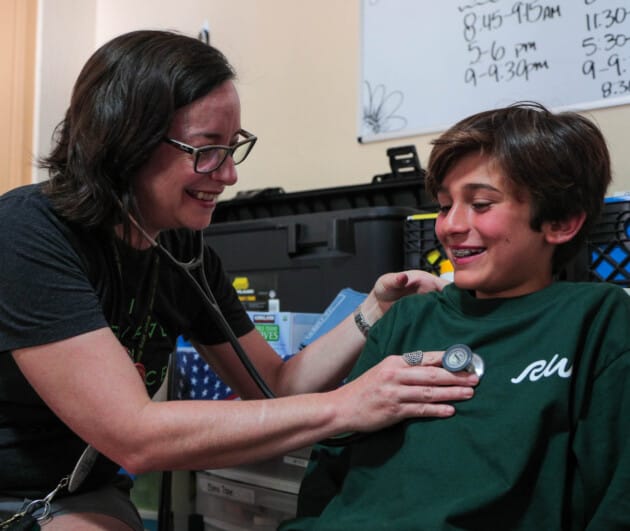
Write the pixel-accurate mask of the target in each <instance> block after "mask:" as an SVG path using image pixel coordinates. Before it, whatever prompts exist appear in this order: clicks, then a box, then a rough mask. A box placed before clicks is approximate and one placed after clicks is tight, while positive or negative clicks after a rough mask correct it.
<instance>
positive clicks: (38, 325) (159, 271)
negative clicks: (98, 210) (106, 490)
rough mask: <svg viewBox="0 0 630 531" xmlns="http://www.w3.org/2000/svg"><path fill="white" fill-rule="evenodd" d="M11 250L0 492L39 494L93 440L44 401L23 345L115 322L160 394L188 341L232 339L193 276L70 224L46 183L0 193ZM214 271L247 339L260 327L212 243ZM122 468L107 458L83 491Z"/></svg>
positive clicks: (1, 381)
mask: <svg viewBox="0 0 630 531" xmlns="http://www.w3.org/2000/svg"><path fill="white" fill-rule="evenodd" d="M196 238H197V236H196V235H195V234H193V233H191V232H190V231H187V230H180V231H167V232H164V233H162V234H160V243H161V244H162V245H163V246H164V247H165V248H167V249H168V250H169V251H170V252H171V253H172V254H173V255H174V256H175V257H176V258H178V259H179V260H181V261H188V260H190V259H191V258H192V257H193V256H194V253H195V249H196V247H197V245H196V243H198V240H197V239H196ZM0 252H1V253H2V259H1V260H0V494H3V493H4V494H8V495H18V496H21V495H29V496H34V495H35V496H39V495H41V494H42V493H45V492H48V491H49V490H51V489H52V488H53V487H54V486H55V485H56V484H57V482H58V481H59V480H60V479H61V477H62V476H64V475H66V474H68V473H70V472H71V471H72V469H73V467H74V465H75V463H76V461H77V459H78V457H79V455H80V453H81V452H82V451H83V449H84V448H85V443H84V442H83V441H81V440H80V439H79V438H78V437H77V436H76V435H74V433H72V432H71V431H70V430H69V429H68V428H67V427H66V426H65V425H64V424H63V423H62V422H61V421H60V420H59V419H58V418H57V417H56V416H55V415H54V414H53V413H52V411H51V410H50V409H49V408H48V407H47V406H46V405H45V404H44V403H43V401H42V400H41V399H40V398H39V397H38V396H37V394H36V393H35V391H34V390H33V389H32V387H31V386H30V385H29V383H28V382H27V381H26V380H25V378H24V377H23V376H22V374H21V372H20V371H19V369H18V368H17V366H16V364H15V362H14V360H13V357H12V356H11V351H12V350H14V349H18V348H23V347H28V346H34V345H41V344H46V343H50V342H54V341H59V340H62V339H66V338H69V337H73V336H76V335H79V334H82V333H86V332H90V331H93V330H97V329H99V328H103V327H110V328H111V329H112V331H113V332H114V334H115V335H116V336H117V337H118V339H119V340H120V342H121V343H122V344H123V345H124V346H125V347H126V348H127V349H128V351H129V352H130V356H131V357H132V358H133V359H134V361H139V362H141V363H142V364H143V365H144V366H145V370H146V377H145V383H146V386H147V390H148V391H149V394H153V393H154V392H155V391H156V390H157V388H158V387H159V386H160V384H161V382H162V380H163V379H164V377H165V375H166V366H167V363H168V357H169V355H170V353H171V352H173V350H174V349H175V343H176V339H177V337H178V336H179V335H184V336H186V337H188V338H189V339H193V340H196V341H199V342H200V343H203V344H217V343H221V342H224V341H226V337H225V335H224V333H223V332H222V331H221V330H220V329H219V328H217V327H216V326H215V324H214V323H215V319H214V317H213V315H212V314H211V312H210V311H209V310H208V309H207V308H206V307H205V306H204V304H203V302H202V300H201V297H200V296H199V295H198V293H197V292H196V291H195V290H194V288H193V287H192V286H191V282H190V280H189V279H187V278H186V277H185V276H184V275H183V274H182V273H181V272H180V271H178V270H177V268H176V267H175V266H173V265H172V264H171V263H170V262H169V260H168V259H166V258H165V257H164V256H159V257H158V253H157V252H156V251H155V250H153V249H148V250H144V251H139V250H135V249H132V248H130V247H128V246H126V245H125V244H124V243H123V242H122V241H120V240H118V239H116V238H114V237H113V236H111V235H104V234H101V233H96V232H91V231H86V230H84V229H82V228H81V227H79V226H76V225H73V224H70V223H68V222H66V221H65V220H63V219H62V218H60V217H59V216H57V215H56V213H55V212H54V211H53V209H52V207H51V205H50V202H49V201H48V199H47V198H46V197H45V196H44V195H43V194H42V192H41V185H29V186H24V187H21V188H18V189H16V190H13V191H11V192H8V193H7V194H5V195H3V196H2V197H0ZM204 269H205V272H206V276H207V278H208V283H209V285H210V288H211V290H212V292H213V294H214V297H215V298H216V301H217V303H218V305H219V307H220V308H221V310H222V313H223V314H224V316H225V318H226V320H227V321H228V323H230V325H231V327H232V329H233V330H234V332H235V334H236V335H237V336H241V335H243V334H245V333H246V332H248V331H250V330H251V329H252V328H253V325H252V323H251V321H250V320H249V318H248V317H247V314H246V313H245V311H244V309H243V307H242V305H241V303H240V301H239V300H238V297H237V295H236V293H235V291H234V289H233V288H232V286H231V284H230V282H229V279H228V278H227V276H226V275H225V273H224V271H223V268H222V266H221V262H220V260H219V258H218V256H217V255H216V254H215V253H214V252H213V251H212V250H211V249H210V248H207V247H206V248H205V250H204ZM151 299H153V300H152V302H151ZM138 358H140V359H138ZM85 377H86V378H93V379H97V378H99V377H100V376H99V375H97V374H86V375H85ZM59 385H63V382H59ZM94 422H99V419H94ZM118 468H119V467H118V465H115V464H114V463H112V462H110V461H109V460H107V459H105V458H104V457H102V456H101V457H100V458H99V461H98V462H97V465H96V466H95V468H94V470H93V471H92V473H91V474H90V476H89V477H88V480H86V482H85V486H84V487H83V488H90V487H91V486H95V485H99V484H102V483H103V482H105V481H108V480H110V479H111V478H112V477H113V475H114V474H115V473H116V472H117V470H118Z"/></svg>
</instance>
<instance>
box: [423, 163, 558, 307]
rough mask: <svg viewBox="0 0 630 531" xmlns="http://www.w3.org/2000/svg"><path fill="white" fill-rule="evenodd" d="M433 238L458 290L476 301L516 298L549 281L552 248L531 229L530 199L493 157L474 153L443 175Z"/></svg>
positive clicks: (540, 235)
mask: <svg viewBox="0 0 630 531" xmlns="http://www.w3.org/2000/svg"><path fill="white" fill-rule="evenodd" d="M437 199H438V202H439V204H440V213H439V215H438V217H437V220H436V227H435V230H436V234H437V236H438V238H439V240H440V241H441V243H442V245H443V246H444V248H445V250H446V252H447V254H448V257H449V259H450V260H451V262H452V263H453V266H454V268H455V283H456V284H457V286H458V287H460V288H462V289H467V290H473V291H474V292H475V295H476V296H477V297H478V298H496V297H515V296H519V295H525V294H528V293H531V292H533V291H537V290H539V289H542V288H544V287H545V286H547V285H548V284H550V283H551V281H552V272H551V271H552V256H553V251H554V248H555V246H554V245H552V244H550V243H549V242H548V241H547V237H546V233H545V229H544V228H543V230H541V231H534V230H533V229H532V228H531V226H530V219H531V200H530V197H529V194H527V193H526V192H518V191H517V190H516V189H515V188H514V186H511V184H510V182H509V181H508V179H507V178H506V177H505V175H504V174H503V172H502V170H501V168H500V167H499V166H498V165H497V164H496V163H494V161H493V159H491V158H489V157H487V156H484V155H480V154H478V153H474V154H471V155H468V156H466V157H464V158H462V159H461V160H460V161H459V162H458V163H457V164H455V165H454V166H453V168H451V170H450V171H449V172H448V173H447V174H446V177H445V178H444V181H443V182H442V185H441V187H440V190H439V192H438V196H437Z"/></svg>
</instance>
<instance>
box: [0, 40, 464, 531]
mask: <svg viewBox="0 0 630 531" xmlns="http://www.w3.org/2000/svg"><path fill="white" fill-rule="evenodd" d="M233 79H234V73H233V70H232V68H231V67H230V65H229V64H228V62H227V61H226V59H225V58H224V57H223V55H222V54H221V53H220V52H219V51H217V50H216V49H214V48H212V47H210V46H207V45H205V44H203V43H201V42H200V41H197V40H195V39H191V38H188V37H184V36H181V35H177V34H174V33H170V32H160V31H138V32H132V33H129V34H126V35H122V36H120V37H117V38H115V39H113V40H112V41H110V42H109V43H106V44H105V45H104V46H103V47H101V48H100V49H99V50H98V51H97V52H95V54H94V55H93V56H92V57H91V58H90V59H89V60H88V62H87V63H86V65H85V67H84V68H83V70H82V72H81V74H80V75H79V78H78V80H77V83H76V85H75V88H74V92H73V95H72V99H71V103H70V106H69V109H68V111H67V113H66V116H65V119H64V121H63V122H62V124H61V125H60V128H59V130H58V138H57V145H56V147H55V148H54V149H53V151H52V153H51V154H50V156H49V157H48V158H46V159H45V160H44V161H43V166H44V167H46V168H48V169H49V172H50V177H51V178H50V181H49V182H48V183H46V184H45V185H43V186H42V185H31V186H27V187H23V188H20V189H17V190H14V191H12V192H9V193H8V194H5V196H3V197H2V198H1V199H0V221H1V223H0V226H2V227H3V233H2V236H1V237H0V240H1V244H2V246H3V249H4V255H5V256H4V258H3V261H2V262H3V263H2V265H1V266H0V322H1V324H2V326H1V330H2V332H1V333H0V351H1V352H2V354H1V355H0V496H2V497H0V509H4V510H5V511H7V510H10V509H11V508H12V507H13V508H15V509H14V510H17V509H19V507H20V505H21V501H22V500H23V498H25V497H26V498H28V499H33V498H41V497H42V496H45V495H46V494H47V493H48V492H50V491H51V490H53V489H54V488H55V487H56V485H58V483H59V481H60V479H61V478H62V477H65V476H67V475H68V474H69V473H70V472H71V471H72V469H73V467H74V465H75V463H76V461H77V459H78V457H79V455H80V454H81V452H82V451H83V449H84V448H85V445H86V443H88V444H90V445H92V446H93V447H94V448H95V449H97V450H98V451H99V452H100V454H101V456H100V457H99V459H98V460H97V462H96V464H95V465H94V467H93V468H92V469H91V472H90V473H89V474H88V475H87V477H86V479H85V480H84V481H83V482H82V483H81V485H80V487H79V489H78V490H77V491H75V492H73V493H71V494H69V493H68V492H67V491H66V489H65V488H62V489H60V490H59V493H58V494H57V495H56V497H55V500H54V504H53V518H52V520H50V521H49V522H48V523H46V524H45V526H46V529H47V530H54V529H71V528H80V529H82V530H89V529H112V530H114V529H124V530H128V529H141V528H142V526H141V522H140V519H139V517H138V515H137V512H136V511H135V509H134V507H133V505H132V504H131V502H130V501H129V496H128V489H129V485H127V484H121V483H124V479H121V478H122V476H119V475H117V473H116V472H117V470H118V468H119V467H120V466H122V467H124V468H125V469H126V470H128V471H130V472H132V473H141V472H147V471H151V470H172V469H193V470H194V469H205V468H216V467H225V466H233V465H237V464H241V463H245V462H250V461H254V460H260V459H265V458H268V457H270V456H271V455H274V454H279V453H282V452H286V451H288V450H291V449H295V448H300V447H304V446H307V445H310V444H312V443H314V442H316V441H318V440H321V439H322V438H326V437H329V436H331V435H334V434H338V433H342V432H346V431H352V430H359V431H369V430H374V429H378V428H381V427H383V426H386V425H389V424H393V423H396V422H398V421H400V420H402V419H404V418H409V417H415V416H436V417H445V416H449V415H452V414H453V412H454V408H453V406H452V405H450V404H446V403H445V402H450V401H453V400H460V399H466V398H469V397H470V396H472V388H471V386H472V385H474V384H475V383H476V380H475V379H474V378H470V377H469V378H466V377H462V376H461V375H458V376H454V375H452V374H450V373H447V372H446V371H443V370H442V369H438V368H434V367H429V368H427V367H422V368H420V367H409V366H407V365H406V364H405V362H404V361H402V360H401V359H400V357H399V356H397V357H391V358H388V359H386V360H385V361H384V362H383V363H382V364H380V365H379V366H377V367H375V368H374V370H372V371H370V372H368V373H366V374H365V376H364V377H362V378H360V379H358V380H357V381H355V382H353V383H352V384H351V385H347V386H343V387H338V384H339V382H340V381H341V380H342V378H343V377H344V376H345V375H346V374H347V372H348V370H349V369H350V367H351V366H352V365H353V363H354V361H355V359H356V356H357V355H358V353H359V351H360V349H361V348H362V346H363V344H364V342H365V337H364V335H363V333H362V332H361V331H360V330H359V328H358V327H357V326H356V325H355V322H354V320H353V318H352V316H350V317H348V318H347V319H346V320H345V321H344V322H343V323H341V324H340V325H339V326H338V327H337V328H336V329H335V330H333V331H331V332H330V333H329V334H328V335H326V336H324V337H322V338H320V340H318V341H317V342H315V343H313V344H312V345H310V346H309V347H307V348H306V349H304V350H303V351H302V352H301V353H300V354H298V355H297V356H295V357H293V358H292V359H291V360H290V361H288V362H285V363H283V362H282V361H281V360H280V358H279V357H278V356H277V355H276V354H275V352H274V351H273V350H272V349H271V347H270V346H269V345H268V344H267V343H266V341H265V340H264V339H263V338H262V337H261V335H260V334H259V333H258V332H257V331H256V330H255V328H254V327H253V325H252V323H251V322H250V321H249V319H248V318H247V315H246V313H245V312H244V310H243V308H242V307H241V305H240V303H239V301H238V298H237V297H236V295H235V292H234V290H233V289H232V287H231V286H230V283H229V281H228V279H227V277H226V275H225V274H224V272H223V270H222V268H221V264H220V261H219V258H218V257H217V256H216V255H215V254H214V252H213V251H212V250H211V249H208V248H206V249H205V250H204V258H205V273H206V276H207V277H208V282H209V284H210V287H211V288H212V291H213V293H214V296H215V298H216V300H217V303H218V305H219V306H220V308H221V310H222V312H223V314H224V315H225V318H226V320H227V321H228V322H229V324H230V325H231V327H232V329H233V330H234V332H235V334H236V335H237V336H238V337H239V339H240V342H241V344H242V345H243V347H244V348H245V350H246V352H248V354H249V356H250V357H251V359H252V361H253V363H254V365H255V366H256V367H257V369H258V371H259V372H260V373H261V375H262V377H263V378H264V379H265V381H266V382H268V384H269V386H270V387H271V389H272V390H273V391H274V393H275V394H276V395H277V396H281V397H282V398H278V399H273V400H257V399H260V398H262V395H261V393H260V391H259V390H258V388H257V387H256V386H255V385H254V384H253V383H252V381H251V378H250V377H249V376H248V375H247V374H246V372H245V370H244V369H243V367H242V366H241V364H240V362H239V360H238V359H237V357H236V356H235V355H234V351H233V348H232V347H231V346H230V343H229V342H228V341H227V338H226V336H225V334H224V333H223V332H222V331H221V329H219V328H217V326H216V325H215V324H214V323H215V319H214V318H213V315H212V314H210V313H209V312H208V310H207V309H206V307H205V306H204V305H203V303H202V301H201V300H200V297H199V296H198V294H197V293H196V292H195V291H194V289H193V288H192V287H191V285H190V282H189V281H187V280H186V278H185V277H184V276H183V275H182V274H181V273H180V272H178V270H177V269H176V268H174V267H173V266H172V264H171V263H170V262H169V261H168V260H165V259H164V256H160V254H159V253H157V252H156V251H155V249H154V248H153V247H152V245H151V241H152V240H158V241H159V242H160V244H161V245H163V246H164V247H165V248H167V249H168V250H169V251H170V252H171V253H172V254H173V255H174V256H175V257H176V258H178V259H180V260H188V259H189V258H190V257H192V256H194V248H195V243H196V241H197V240H196V238H195V236H194V233H193V232H192V231H200V230H202V229H204V228H205V227H206V226H207V225H208V224H209V223H210V219H211V216H212V212H213V210H214V208H215V206H216V202H217V200H218V198H219V196H220V194H221V193H222V192H223V190H224V189H225V188H226V187H227V186H230V185H232V184H234V183H235V182H236V179H237V176H236V171H235V165H236V164H238V163H240V162H242V160H244V159H245V157H246V156H247V155H248V154H249V152H250V150H251V148H252V147H253V145H254V143H255V141H256V139H255V137H254V136H253V135H252V134H250V133H248V132H247V131H245V130H243V128H242V126H241V122H240V103H239V99H238V95H237V92H236V89H235V86H234V82H233ZM9 231H10V232H9ZM254 259H255V258H254ZM440 287H441V284H440V282H439V281H438V280H437V279H434V277H431V276H430V275H428V274H422V273H420V272H414V273H411V272H408V273H399V274H390V275H385V276H383V277H381V278H380V279H379V280H378V281H377V283H376V284H375V287H374V289H373V290H372V291H371V293H370V294H369V296H368V298H367V299H366V301H365V302H364V303H363V304H362V305H361V308H359V313H360V317H362V319H363V323H370V324H371V323H374V322H375V321H376V320H377V319H378V318H379V317H380V316H381V315H382V314H383V313H384V312H385V311H387V309H388V308H389V306H390V305H391V304H392V302H393V301H395V300H396V299H398V298H399V297H401V296H403V295H405V294H408V293H411V292H423V291H430V290H434V289H439V288H440ZM359 321H360V322H361V320H359ZM363 328H365V327H363ZM182 334H183V335H185V336H186V337H189V338H190V339H191V341H192V342H193V344H194V345H195V347H196V348H197V349H198V350H199V352H200V353H201V354H202V355H203V356H204V357H205V359H207V360H208V362H209V363H210V364H211V365H212V367H213V368H214V369H215V370H216V371H217V373H218V374H219V375H220V376H221V378H222V379H223V380H224V381H225V382H226V383H227V384H228V385H230V386H231V387H232V388H233V389H234V390H235V391H237V392H238V393H239V395H240V396H241V397H242V398H244V399H247V400H242V401H228V402H214V401H196V402H185V401H182V402H168V403H157V402H152V401H151V399H150V396H151V395H152V394H153V393H154V392H155V390H156V388H157V387H158V386H159V383H160V380H162V379H163V375H164V374H165V367H166V365H167V359H168V354H169V353H170V352H172V351H173V349H174V347H175V340H176V338H177V336H179V335H182ZM431 355H432V354H431V353H428V354H427V356H428V357H429V360H431V359H432V358H431ZM425 359H427V357H425ZM434 360H435V363H436V364H437V360H438V353H435V354H434ZM425 363H426V362H425ZM134 365H135V367H134ZM138 373H140V375H141V376H142V378H140V377H138ZM148 375H152V377H151V378H148ZM156 375H157V376H158V377H157V378H156V377H155V376H156ZM143 380H144V381H143ZM289 395H292V396H289ZM3 504H4V505H3Z"/></svg>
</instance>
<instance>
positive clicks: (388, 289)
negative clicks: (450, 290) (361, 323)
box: [361, 270, 449, 325]
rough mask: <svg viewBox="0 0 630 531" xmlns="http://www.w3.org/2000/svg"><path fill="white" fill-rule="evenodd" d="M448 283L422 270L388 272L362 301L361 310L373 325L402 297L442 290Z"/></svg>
mask: <svg viewBox="0 0 630 531" xmlns="http://www.w3.org/2000/svg"><path fill="white" fill-rule="evenodd" d="M448 283H449V282H448V281H447V280H444V279H442V278H440V277H437V276H435V275H432V274H431V273H427V272H426V271H420V270H409V271H402V272H400V273H386V274H384V275H381V276H380V277H379V278H378V280H377V281H376V283H375V284H374V287H373V288H372V291H371V292H370V293H369V295H368V296H367V298H366V299H365V301H363V303H361V310H362V312H363V315H364V316H365V318H366V319H367V321H368V323H369V324H370V325H373V324H374V323H375V322H376V321H378V320H379V319H380V318H381V317H382V316H383V314H384V313H385V312H386V311H387V310H389V308H390V307H391V305H392V304H393V303H394V302H396V301H397V300H398V299H400V298H401V297H405V296H406V295H412V294H414V293H418V294H422V293H429V292H431V291H441V290H442V288H443V287H444V286H446V285H447V284H448Z"/></svg>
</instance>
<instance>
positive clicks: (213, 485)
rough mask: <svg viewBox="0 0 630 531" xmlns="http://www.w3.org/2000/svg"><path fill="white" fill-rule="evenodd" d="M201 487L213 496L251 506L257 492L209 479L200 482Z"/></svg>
mask: <svg viewBox="0 0 630 531" xmlns="http://www.w3.org/2000/svg"><path fill="white" fill-rule="evenodd" d="M200 487H201V490H202V491H204V492H207V493H208V494H212V495H213V496H220V497H221V498H228V499H230V500H236V501H239V502H244V503H249V504H253V503H254V499H255V492H254V491H253V490H252V489H246V488H243V487H239V486H236V485H233V484H231V483H226V482H224V481H221V480H215V479H209V478H204V479H203V481H201V482H200Z"/></svg>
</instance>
